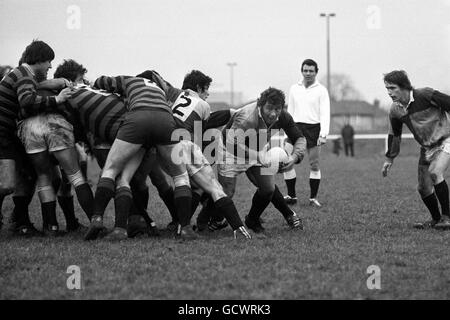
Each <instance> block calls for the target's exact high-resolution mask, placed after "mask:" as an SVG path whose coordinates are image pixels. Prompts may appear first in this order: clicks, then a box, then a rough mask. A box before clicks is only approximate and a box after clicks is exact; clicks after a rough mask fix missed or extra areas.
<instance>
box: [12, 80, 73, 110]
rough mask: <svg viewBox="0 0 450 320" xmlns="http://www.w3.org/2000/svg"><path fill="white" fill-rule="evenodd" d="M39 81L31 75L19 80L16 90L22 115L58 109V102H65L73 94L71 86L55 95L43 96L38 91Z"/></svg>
mask: <svg viewBox="0 0 450 320" xmlns="http://www.w3.org/2000/svg"><path fill="white" fill-rule="evenodd" d="M36 88H37V83H36V81H35V80H34V79H33V78H31V77H23V78H21V79H19V80H18V81H17V84H16V88H15V89H16V92H17V97H18V100H19V106H20V116H21V117H22V118H28V117H31V116H35V115H38V114H40V113H43V112H53V111H56V110H57V107H58V104H61V103H63V102H64V101H66V100H67V99H69V98H70V97H71V95H72V91H71V89H70V88H66V89H63V90H61V92H60V93H59V94H58V95H55V96H42V95H39V94H38V93H37V91H36Z"/></svg>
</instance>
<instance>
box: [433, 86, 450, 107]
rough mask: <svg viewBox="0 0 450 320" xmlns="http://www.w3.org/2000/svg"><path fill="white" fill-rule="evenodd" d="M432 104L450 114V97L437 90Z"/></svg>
mask: <svg viewBox="0 0 450 320" xmlns="http://www.w3.org/2000/svg"><path fill="white" fill-rule="evenodd" d="M431 104H432V105H434V106H437V107H438V108H440V109H442V110H444V111H446V112H450V96H449V95H446V94H445V93H442V92H439V91H437V90H435V91H434V92H433V95H432V96H431Z"/></svg>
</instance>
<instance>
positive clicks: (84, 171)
mask: <svg viewBox="0 0 450 320" xmlns="http://www.w3.org/2000/svg"><path fill="white" fill-rule="evenodd" d="M80 170H81V173H82V174H83V177H84V178H85V179H87V161H80Z"/></svg>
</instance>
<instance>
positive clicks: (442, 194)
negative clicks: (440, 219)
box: [434, 180, 450, 217]
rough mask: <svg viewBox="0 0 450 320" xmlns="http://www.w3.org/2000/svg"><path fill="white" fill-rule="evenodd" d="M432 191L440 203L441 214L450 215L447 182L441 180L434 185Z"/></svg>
mask: <svg viewBox="0 0 450 320" xmlns="http://www.w3.org/2000/svg"><path fill="white" fill-rule="evenodd" d="M434 191H435V192H436V196H437V198H438V200H439V203H440V204H441V210H442V215H445V216H447V217H449V216H450V208H449V199H448V197H449V196H448V186H447V182H445V180H444V181H442V182H441V183H438V184H436V185H435V186H434Z"/></svg>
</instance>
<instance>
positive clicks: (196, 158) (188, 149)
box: [180, 140, 210, 177]
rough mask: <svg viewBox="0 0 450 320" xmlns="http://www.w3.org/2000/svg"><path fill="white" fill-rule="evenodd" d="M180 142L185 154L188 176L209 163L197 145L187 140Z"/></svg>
mask: <svg viewBox="0 0 450 320" xmlns="http://www.w3.org/2000/svg"><path fill="white" fill-rule="evenodd" d="M180 144H181V145H182V147H183V152H184V154H185V156H186V162H185V163H186V169H187V172H188V174H189V176H190V177H191V176H193V175H194V174H196V173H197V172H199V171H200V170H201V169H202V168H203V167H206V166H209V165H210V164H209V162H208V160H207V159H206V157H205V156H204V155H203V153H202V149H200V147H199V146H198V145H196V144H195V143H193V142H192V141H189V140H182V141H180Z"/></svg>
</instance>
